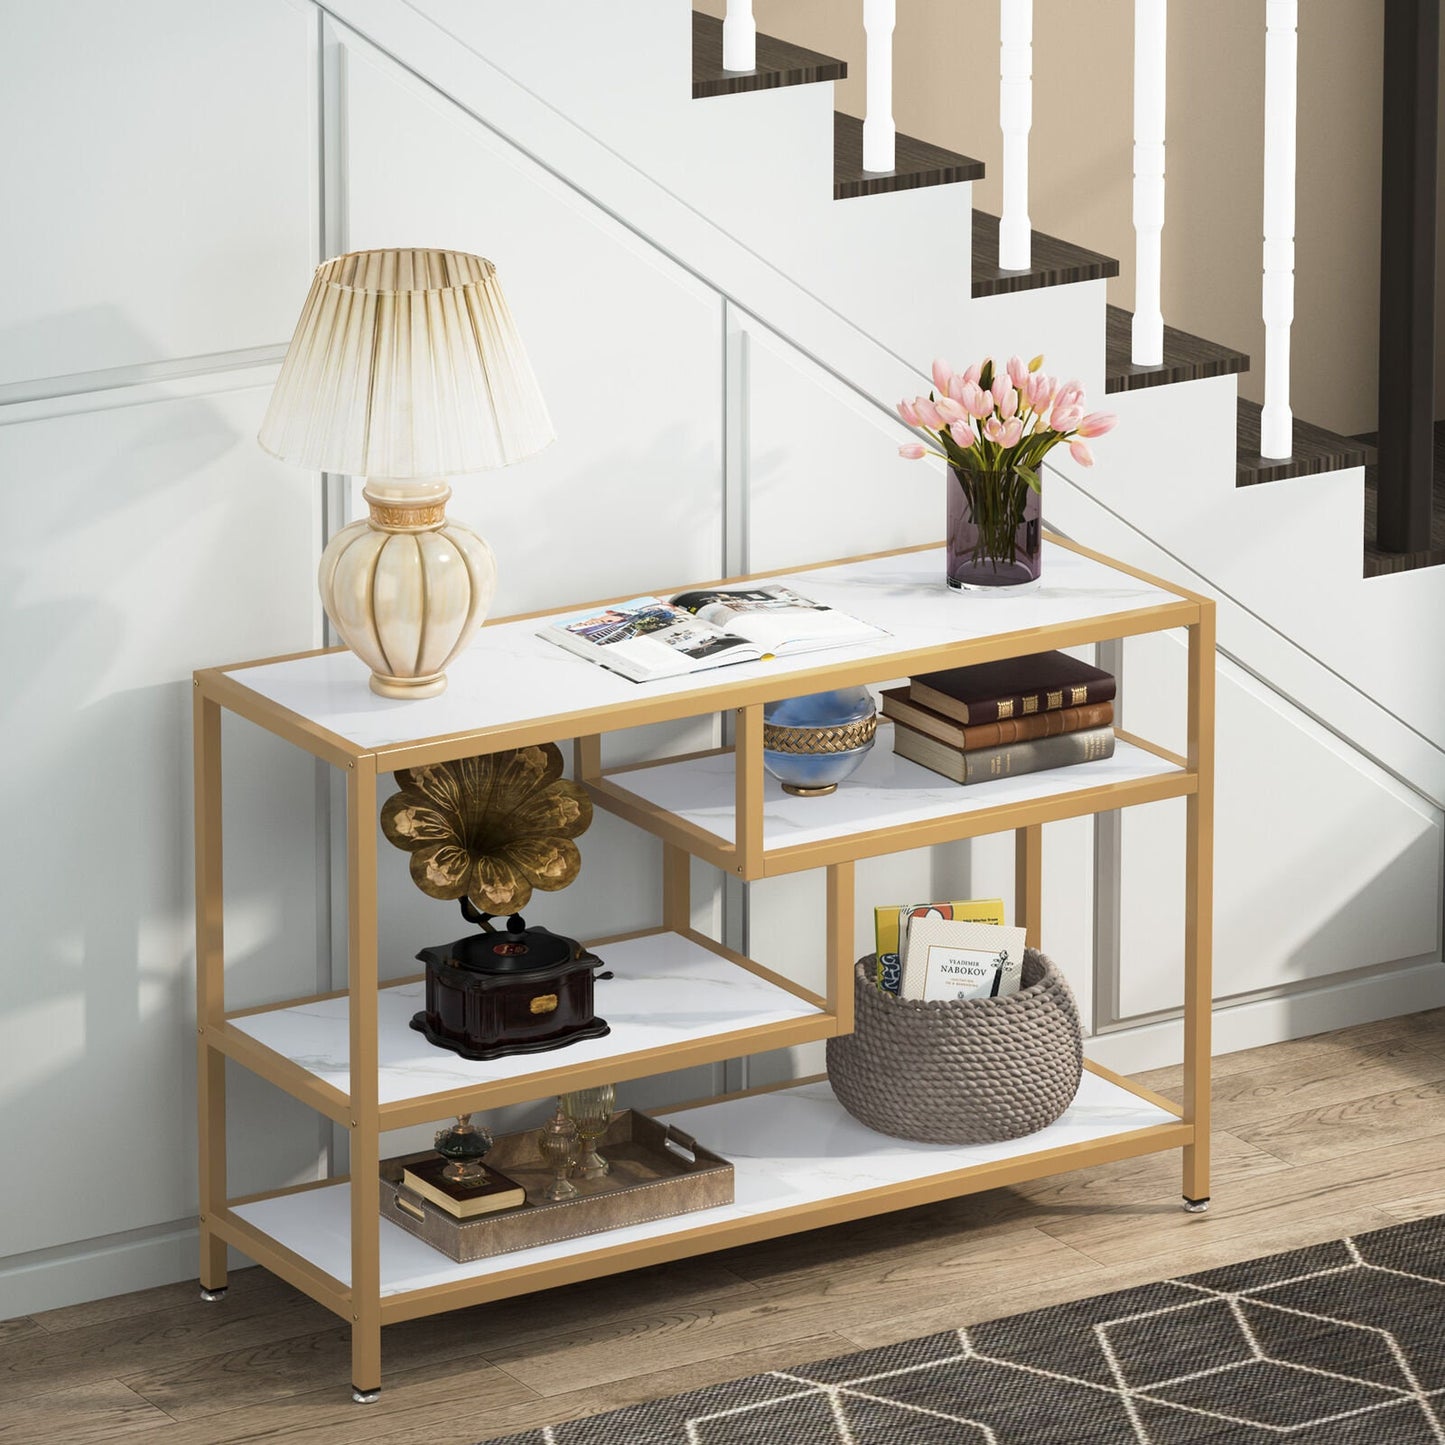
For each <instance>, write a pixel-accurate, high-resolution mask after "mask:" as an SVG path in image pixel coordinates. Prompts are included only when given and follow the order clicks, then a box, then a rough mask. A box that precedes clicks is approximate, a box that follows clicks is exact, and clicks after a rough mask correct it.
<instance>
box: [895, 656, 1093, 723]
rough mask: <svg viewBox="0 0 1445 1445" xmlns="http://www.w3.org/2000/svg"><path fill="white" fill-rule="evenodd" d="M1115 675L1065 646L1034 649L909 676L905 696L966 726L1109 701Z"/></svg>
mask: <svg viewBox="0 0 1445 1445" xmlns="http://www.w3.org/2000/svg"><path fill="white" fill-rule="evenodd" d="M1115 687H1116V684H1115V682H1114V675H1113V673H1110V672H1105V671H1104V670H1103V669H1102V668H1099V667H1094V666H1092V665H1091V664H1090V663H1087V662H1080V661H1079V660H1078V658H1076V657H1070V656H1069V655H1068V654H1067V653H1065V652H1035V653H1031V654H1030V655H1029V656H1027V657H1005V658H1000V659H999V661H997V662H978V663H974V664H973V665H972V666H971V667H950V668H945V669H944V670H943V671H942V672H927V673H924V674H923V675H922V676H921V677H913V678H910V679H909V680H908V696H909V698H910V699H911V700H912V701H913V702H916V703H921V704H922V705H923V706H924V707H929V708H932V709H933V710H934V712H939V713H942V714H943V715H944V716H945V717H951V718H953V719H954V720H955V721H957V722H961V723H963V724H965V725H966V726H973V725H975V724H977V723H991V722H1002V721H1004V720H1006V719H1008V718H1019V717H1029V716H1030V715H1032V714H1034V713H1040V712H1055V711H1057V710H1058V709H1059V708H1064V707H1084V706H1086V705H1087V704H1089V703H1095V702H1112V701H1113V700H1114V693H1115Z"/></svg>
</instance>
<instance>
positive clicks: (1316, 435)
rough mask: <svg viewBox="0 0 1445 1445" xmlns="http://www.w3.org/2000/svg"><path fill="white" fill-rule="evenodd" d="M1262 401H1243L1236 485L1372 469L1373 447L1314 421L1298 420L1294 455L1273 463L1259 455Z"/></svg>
mask: <svg viewBox="0 0 1445 1445" xmlns="http://www.w3.org/2000/svg"><path fill="white" fill-rule="evenodd" d="M1263 410H1264V408H1263V407H1261V406H1260V405H1259V403H1258V402H1253V401H1248V400H1246V399H1245V398H1244V397H1240V398H1239V413H1238V422H1237V429H1236V431H1235V464H1236V467H1235V484H1236V485H1237V486H1241V487H1250V486H1254V485H1255V484H1256V483H1258V482H1280V481H1283V480H1284V479H1285V478H1286V477H1308V476H1314V475H1316V474H1317V473H1320V472H1340V471H1344V470H1345V468H1346V467H1363V466H1368V465H1369V464H1370V463H1371V462H1373V461H1374V459H1375V452H1374V448H1373V447H1368V446H1366V445H1365V444H1364V443H1363V442H1360V441H1357V440H1355V438H1353V437H1342V436H1338V435H1336V434H1335V433H1334V432H1332V431H1326V430H1325V429H1324V428H1323V427H1320V426H1315V425H1313V424H1312V423H1311V422H1307V421H1301V420H1300V419H1299V417H1295V419H1294V455H1293V456H1291V457H1288V458H1286V459H1285V460H1283V461H1272V460H1268V459H1266V458H1264V457H1261V456H1260V454H1259V441H1260V435H1261V427H1260V416H1261V414H1262V412H1263Z"/></svg>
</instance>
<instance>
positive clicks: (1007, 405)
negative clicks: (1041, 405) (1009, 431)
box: [998, 387, 1019, 421]
mask: <svg viewBox="0 0 1445 1445" xmlns="http://www.w3.org/2000/svg"><path fill="white" fill-rule="evenodd" d="M1018 409H1019V394H1018V392H1016V391H1015V390H1014V389H1013V387H1009V388H1008V390H1006V391H1005V392H1004V394H1003V400H1002V401H1001V402H999V404H998V414H999V415H1000V416H1001V417H1002V418H1003V419H1004V420H1005V421H1007V420H1008V419H1009V418H1010V417H1011V416H1013V415H1014V414H1015V413H1016V412H1017V411H1018Z"/></svg>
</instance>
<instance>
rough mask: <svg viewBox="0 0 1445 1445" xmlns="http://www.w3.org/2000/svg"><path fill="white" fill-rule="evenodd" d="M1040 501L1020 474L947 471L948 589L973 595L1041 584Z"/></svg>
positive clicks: (1005, 470) (1013, 472)
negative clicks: (977, 592)
mask: <svg viewBox="0 0 1445 1445" xmlns="http://www.w3.org/2000/svg"><path fill="white" fill-rule="evenodd" d="M1042 514H1043V506H1042V498H1041V497H1040V494H1039V493H1038V492H1037V491H1036V490H1035V489H1034V488H1033V487H1031V486H1030V485H1029V484H1028V483H1027V482H1026V481H1025V480H1024V479H1023V477H1021V476H1020V475H1019V474H1018V473H1017V472H1015V471H1012V470H1008V469H1004V470H1001V471H990V472H975V471H970V470H968V469H967V468H965V467H949V469H948V532H947V539H948V540H947V550H948V585H949V586H950V587H953V588H957V589H961V590H969V591H974V590H978V591H983V590H993V589H995V588H1000V587H1026V586H1031V585H1033V584H1035V583H1037V582H1038V580H1039V563H1040V559H1041V551H1040V541H1039V523H1040V518H1041V516H1042Z"/></svg>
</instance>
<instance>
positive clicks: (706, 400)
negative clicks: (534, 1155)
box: [296, 54, 722, 684]
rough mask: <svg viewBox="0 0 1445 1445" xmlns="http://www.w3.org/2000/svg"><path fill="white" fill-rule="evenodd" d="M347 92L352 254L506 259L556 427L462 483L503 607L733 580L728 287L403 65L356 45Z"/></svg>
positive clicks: (498, 609) (460, 498) (500, 262)
mask: <svg viewBox="0 0 1445 1445" xmlns="http://www.w3.org/2000/svg"><path fill="white" fill-rule="evenodd" d="M347 91H348V97H347V98H348V102H349V108H348V114H347V142H348V145H347V194H348V198H349V202H350V211H349V217H348V239H349V242H350V244H351V246H352V247H353V248H357V249H359V248H364V247H367V246H373V245H398V244H401V245H407V244H415V245H446V246H454V247H458V248H461V249H465V250H474V251H477V252H479V253H480V254H482V255H484V256H488V257H490V258H491V259H492V260H493V261H495V262H496V264H497V269H498V274H499V276H500V278H501V281H502V285H503V287H504V288H505V290H506V293H507V299H508V302H509V304H510V306H511V308H512V312H513V315H514V316H515V318H516V322H517V327H518V330H519V332H520V334H521V337H522V340H523V343H524V344H525V346H526V348H527V351H528V354H529V356H530V357H531V360H532V364H533V367H534V369H535V370H536V372H537V377H538V381H539V383H540V385H541V388H542V394H543V396H544V397H545V398H546V401H547V404H548V407H549V409H550V410H551V413H552V419H553V422H554V423H555V425H556V429H557V440H556V441H555V442H553V444H552V445H551V446H550V447H548V448H547V449H546V450H545V451H543V452H541V453H539V454H538V455H536V456H534V457H531V458H528V459H527V460H526V461H523V462H519V463H517V464H516V465H515V466H513V467H510V468H508V469H506V470H504V471H498V472H493V473H489V474H483V475H480V476H478V477H474V478H464V479H459V480H458V481H456V482H455V483H454V486H455V489H456V491H455V497H454V500H453V502H452V504H451V509H452V511H453V512H454V513H456V515H458V516H460V517H462V518H464V519H465V520H467V521H469V522H471V523H472V525H474V526H475V527H477V529H478V530H479V531H480V532H481V533H482V534H483V535H484V536H485V537H487V539H488V540H489V541H490V542H491V543H492V546H493V547H494V548H495V549H496V552H497V560H498V566H499V571H500V574H501V578H500V583H499V587H498V592H497V597H496V601H495V602H494V604H493V612H494V613H495V614H496V615H499V616H500V615H502V614H504V613H509V612H520V611H527V610H532V609H535V608H539V607H547V606H556V607H563V606H566V605H568V604H570V603H572V602H585V601H587V600H589V599H591V598H593V597H597V596H604V595H607V594H609V593H616V592H619V591H623V590H626V589H628V588H633V587H635V588H640V589H643V590H650V589H652V588H656V587H662V586H667V585H669V584H670V583H673V582H677V583H684V582H687V581H690V580H693V579H696V578H699V577H706V576H714V575H716V570H717V567H718V565H719V558H720V556H721V545H722V531H721V528H722V420H721V398H722V371H721V367H722V339H721V326H722V319H721V317H722V304H721V301H720V300H719V298H718V297H717V295H716V294H715V293H714V292H711V291H709V290H708V289H706V288H705V287H703V286H701V285H699V284H698V283H697V282H695V281H694V280H693V279H692V278H691V277H690V276H688V274H687V273H686V272H685V271H683V270H682V269H681V268H680V267H678V266H675V265H674V264H672V263H671V262H670V261H668V260H667V259H666V258H665V257H664V256H662V255H661V254H660V253H659V252H657V251H655V250H654V249H652V248H651V247H649V246H647V245H646V244H645V243H644V242H642V241H639V240H638V239H637V238H636V237H635V236H633V235H631V234H630V233H629V232H627V231H626V230H625V229H624V228H623V227H621V226H619V225H617V224H616V223H615V222H613V221H612V220H610V219H609V218H608V217H607V216H606V215H605V214H603V213H602V212H600V211H598V210H597V209H596V208H595V207H592V206H589V205H588V204H587V203H586V202H585V201H584V200H583V199H582V198H580V197H579V196H578V195H577V194H576V193H575V192H574V191H572V190H570V189H569V188H567V187H565V186H563V185H561V184H560V183H558V182H557V181H555V180H554V179H552V178H551V177H550V176H548V175H547V174H546V172H544V171H542V170H540V169H539V168H538V167H536V166H535V165H534V164H532V163H531V162H530V161H528V160H527V159H526V157H525V156H522V155H521V154H520V153H518V152H516V151H515V150H513V149H512V148H511V147H509V146H507V145H506V143H505V142H502V141H499V140H497V139H496V138H495V137H492V136H491V135H490V134H489V133H488V132H486V131H485V130H483V129H482V128H481V127H479V126H477V125H476V124H475V122H472V121H469V120H467V119H466V118H465V117H462V116H460V115H459V114H458V113H457V112H455V111H454V109H453V108H452V107H449V106H447V105H446V103H445V102H443V101H436V100H433V99H432V98H431V97H429V96H427V95H425V94H424V93H422V92H421V91H420V90H419V89H418V88H416V87H415V86H413V85H411V84H409V83H407V82H406V81H405V79H404V78H403V77H401V76H400V75H399V74H397V73H394V69H393V68H392V67H390V66H389V65H387V64H386V63H385V62H379V63H374V62H373V61H371V60H370V59H368V58H366V56H364V55H360V54H353V55H352V56H351V57H350V66H349V71H348V85H347ZM304 289H305V288H304V277H303V278H300V279H299V280H298V283H297V293H296V294H297V302H296V304H297V305H298V307H299V305H300V298H301V296H302V294H303V293H304ZM500 681H501V679H499V684H500Z"/></svg>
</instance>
